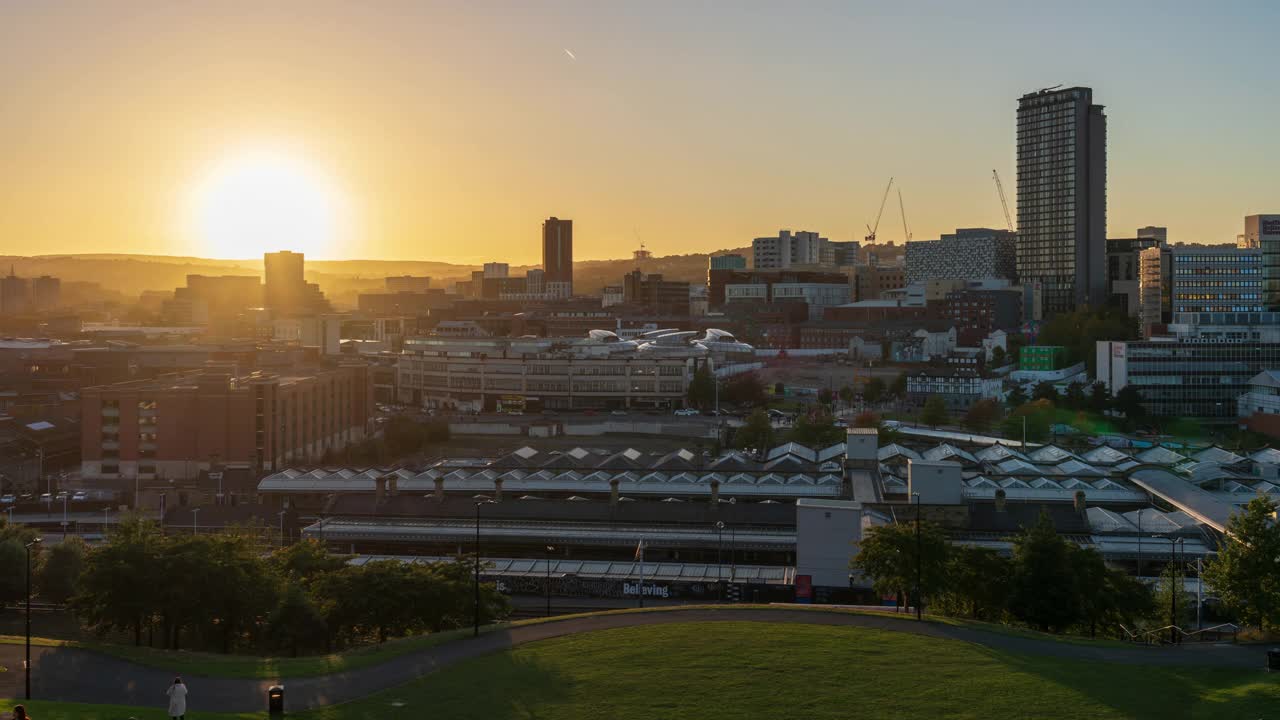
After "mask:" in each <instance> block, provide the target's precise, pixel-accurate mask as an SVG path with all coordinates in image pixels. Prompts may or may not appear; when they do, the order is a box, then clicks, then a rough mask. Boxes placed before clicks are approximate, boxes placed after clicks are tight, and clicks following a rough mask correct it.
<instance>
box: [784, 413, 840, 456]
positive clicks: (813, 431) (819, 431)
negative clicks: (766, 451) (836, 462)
mask: <svg viewBox="0 0 1280 720" xmlns="http://www.w3.org/2000/svg"><path fill="white" fill-rule="evenodd" d="M844 438H845V431H844V429H842V428H838V427H836V424H835V418H833V417H831V412H830V411H829V410H827V408H826V407H825V406H821V405H820V406H818V407H816V408H813V409H811V410H809V412H805V413H801V414H800V417H798V418H796V422H795V425H793V426H792V427H791V432H790V433H789V434H788V439H789V440H791V441H792V442H798V443H800V444H802V445H809V446H811V447H827V446H829V445H834V444H836V443H838V442H841V441H843V440H844Z"/></svg>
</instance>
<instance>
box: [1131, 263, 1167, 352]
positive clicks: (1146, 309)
mask: <svg viewBox="0 0 1280 720" xmlns="http://www.w3.org/2000/svg"><path fill="white" fill-rule="evenodd" d="M1171 257H1172V253H1171V252H1170V250H1169V248H1159V247H1152V248H1147V249H1146V250H1143V251H1142V252H1141V253H1139V254H1138V323H1139V325H1140V326H1141V327H1142V336H1143V337H1146V338H1149V337H1151V334H1152V332H1153V330H1155V329H1156V328H1157V326H1160V325H1165V324H1168V323H1169V322H1170V321H1171V320H1172V319H1173V318H1172V313H1173V298H1172V294H1171V291H1172V288H1171V286H1170V282H1169V278H1170V271H1171V263H1170V259H1171Z"/></svg>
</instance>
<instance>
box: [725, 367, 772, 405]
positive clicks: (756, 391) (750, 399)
mask: <svg viewBox="0 0 1280 720" xmlns="http://www.w3.org/2000/svg"><path fill="white" fill-rule="evenodd" d="M720 396H721V397H722V398H723V399H724V401H725V402H728V403H733V404H734V405H739V406H745V407H757V406H760V405H764V404H765V402H767V401H768V398H767V397H765V386H764V383H763V382H762V381H761V380H760V376H759V375H757V374H756V373H753V372H745V373H739V374H737V375H734V376H732V377H730V378H729V379H728V380H725V381H724V383H723V384H722V385H721V388H720Z"/></svg>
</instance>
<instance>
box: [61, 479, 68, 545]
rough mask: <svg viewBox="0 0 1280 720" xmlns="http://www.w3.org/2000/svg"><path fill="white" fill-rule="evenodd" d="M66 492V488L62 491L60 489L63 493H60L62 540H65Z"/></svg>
mask: <svg viewBox="0 0 1280 720" xmlns="http://www.w3.org/2000/svg"><path fill="white" fill-rule="evenodd" d="M66 492H67V491H66V490H63V491H62V493H63V495H62V539H63V540H66V539H67V495H66Z"/></svg>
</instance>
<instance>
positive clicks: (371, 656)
mask: <svg viewBox="0 0 1280 720" xmlns="http://www.w3.org/2000/svg"><path fill="white" fill-rule="evenodd" d="M699 607H715V606H692V605H690V606H682V607H671V606H668V607H656V608H643V609H642V608H631V609H626V610H609V611H602V612H607V613H615V614H616V613H633V612H679V611H680V610H681V609H685V610H687V609H694V608H699ZM733 607H736V608H739V609H741V608H752V609H757V610H790V611H796V610H808V611H812V612H847V613H854V614H860V615H869V614H887V615H891V616H893V615H895V613H893V612H892V609H885V610H884V611H874V610H852V609H836V608H831V607H826V606H821V605H814V606H805V605H746V604H743V605H735V606H733ZM598 614H601V613H581V614H577V615H560V616H556V617H552V618H534V619H529V620H519V621H516V622H514V623H504V624H500V625H491V626H485V627H483V628H481V632H489V631H491V630H494V629H503V628H508V627H518V626H522V625H530V624H534V623H542V622H555V621H557V620H565V619H569V618H575V617H584V616H591V615H598ZM899 617H906V616H899ZM925 618H926V619H927V620H929V621H931V622H942V623H946V624H948V625H959V626H964V627H971V628H973V629H977V630H983V631H987V632H995V633H1001V634H1007V635H1019V636H1024V637H1034V638H1043V639H1046V640H1059V641H1065V642H1076V643H1081V644H1098V645H1108V644H1111V645H1116V644H1121V643H1120V642H1119V641H1111V640H1092V639H1090V638H1083V637H1068V636H1061V635H1049V634H1045V633H1039V632H1036V631H1034V630H1027V629H1023V628H1014V627H1011V626H1006V625H999V624H996V623H985V622H978V621H973V620H965V619H961V618H952V617H947V616H941V615H926V616H925ZM470 634H471V629H470V628H462V629H460V630H450V631H447V632H440V633H434V634H431V635H416V636H413V637H406V638H397V639H393V640H389V641H387V642H385V643H383V644H381V645H372V646H366V647H360V648H355V649H353V650H347V651H345V652H341V653H333V654H331V655H308V656H304V657H297V658H290V657H259V656H255V655H222V654H219V653H207V652H191V651H185V650H177V651H175V650H160V649H156V648H149V647H135V646H133V645H124V644H119V643H103V642H86V641H78V640H60V639H55V638H41V637H33V638H32V639H31V642H32V644H33V645H44V646H54V647H61V646H67V647H79V648H84V649H87V650H93V651H95V652H100V653H104V654H107V655H113V656H115V657H118V658H121V659H124V660H129V661H131V662H135V663H138V664H139V665H145V666H147V667H156V668H162V669H165V670H172V671H173V672H175V673H181V674H183V675H193V676H203V677H227V678H249V679H255V680H276V679H280V678H286V679H287V678H303V677H315V676H317V675H327V674H329V673H335V672H343V671H349V670H358V669H360V668H365V667H370V666H373V665H378V664H381V663H384V662H386V661H388V660H392V659H394V658H397V657H400V656H402V655H408V654H410V653H413V652H417V651H419V650H425V649H427V648H429V647H432V646H434V645H438V644H440V643H443V642H447V641H449V640H454V639H457V638H463V637H468V636H469V635H470ZM0 643H2V644H15V645H20V644H22V643H23V638H22V637H21V636H17V635H0Z"/></svg>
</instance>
